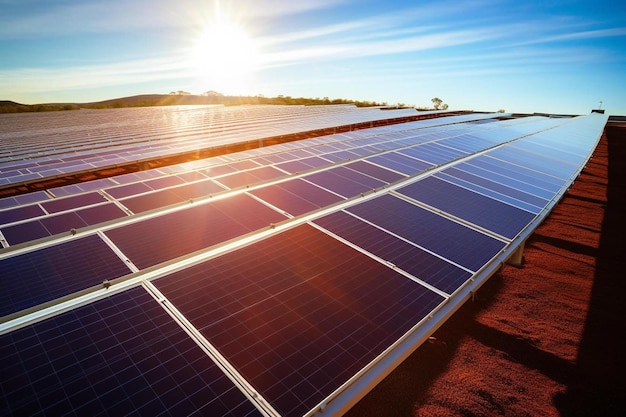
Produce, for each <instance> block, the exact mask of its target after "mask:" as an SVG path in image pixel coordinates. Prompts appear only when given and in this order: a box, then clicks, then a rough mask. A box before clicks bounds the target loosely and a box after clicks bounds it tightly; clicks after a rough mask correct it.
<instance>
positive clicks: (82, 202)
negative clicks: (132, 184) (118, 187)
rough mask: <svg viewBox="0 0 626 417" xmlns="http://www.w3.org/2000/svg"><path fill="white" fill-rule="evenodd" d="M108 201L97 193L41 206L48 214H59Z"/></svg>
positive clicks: (63, 199) (47, 202)
mask: <svg viewBox="0 0 626 417" xmlns="http://www.w3.org/2000/svg"><path fill="white" fill-rule="evenodd" d="M106 201H107V200H106V199H105V198H104V197H103V196H102V195H101V194H98V193H97V192H92V193H87V194H81V195H77V196H73V197H66V198H60V199H58V200H50V201H46V202H43V203H41V206H42V207H43V208H44V209H46V211H47V212H48V213H58V212H59V211H65V210H71V209H75V208H78V207H84V206H89V205H92V204H97V203H104V202H106Z"/></svg>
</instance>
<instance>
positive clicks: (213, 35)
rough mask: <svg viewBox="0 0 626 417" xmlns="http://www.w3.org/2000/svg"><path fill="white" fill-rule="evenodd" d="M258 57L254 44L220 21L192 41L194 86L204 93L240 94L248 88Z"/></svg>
mask: <svg viewBox="0 0 626 417" xmlns="http://www.w3.org/2000/svg"><path fill="white" fill-rule="evenodd" d="M258 56H259V53H258V48H257V45H256V43H255V42H254V40H253V39H252V38H251V37H250V36H249V35H248V34H247V33H246V31H245V30H244V29H243V28H241V27H239V26H237V25H236V24H234V23H231V22H228V21H226V20H224V19H220V21H218V22H215V23H213V24H210V25H208V26H207V27H206V28H205V30H204V31H203V32H202V33H201V34H200V35H199V36H198V38H197V40H196V44H195V47H194V50H193V57H192V60H193V66H194V69H195V72H196V76H197V79H198V84H200V85H201V86H202V87H201V88H204V89H205V90H214V91H218V92H220V93H224V94H240V93H242V92H243V91H244V90H247V89H249V88H250V87H251V86H250V84H251V83H252V81H253V75H254V73H255V71H257V69H258V65H259V60H258Z"/></svg>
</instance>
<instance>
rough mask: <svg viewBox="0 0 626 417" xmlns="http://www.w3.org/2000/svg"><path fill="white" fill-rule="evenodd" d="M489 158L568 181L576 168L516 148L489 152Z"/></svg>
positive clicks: (570, 164) (572, 165) (503, 148)
mask: <svg viewBox="0 0 626 417" xmlns="http://www.w3.org/2000/svg"><path fill="white" fill-rule="evenodd" d="M489 156H491V157H493V158H498V159H502V160H504V161H508V162H511V163H514V164H518V165H521V166H524V167H527V168H530V169H534V170H537V171H539V172H543V173H545V174H548V175H552V176H555V177H557V178H561V179H564V180H566V179H568V178H569V177H570V175H572V172H573V171H574V170H575V169H576V166H575V165H574V164H572V163H569V162H565V161H561V160H558V159H553V158H548V157H546V156H543V155H539V154H533V153H531V152H528V151H524V150H521V149H519V148H517V149H516V148H514V147H511V146H509V147H502V148H498V149H494V150H492V151H491V152H489Z"/></svg>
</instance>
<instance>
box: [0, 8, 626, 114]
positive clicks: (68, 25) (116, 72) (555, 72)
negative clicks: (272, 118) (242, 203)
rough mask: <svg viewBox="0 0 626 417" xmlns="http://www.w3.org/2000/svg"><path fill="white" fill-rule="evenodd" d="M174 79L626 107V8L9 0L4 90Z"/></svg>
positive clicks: (394, 97) (92, 87)
mask: <svg viewBox="0 0 626 417" xmlns="http://www.w3.org/2000/svg"><path fill="white" fill-rule="evenodd" d="M177 90H185V91H189V92H191V93H202V92H204V91H207V90H215V91H218V92H221V93H224V94H250V95H256V94H262V95H265V96H268V97H270V96H276V95H280V94H282V95H286V96H293V97H301V96H302V97H329V98H331V99H332V98H347V99H355V100H373V101H379V102H387V103H389V104H397V103H403V104H407V105H415V106H422V107H427V106H430V105H432V103H431V98H433V97H440V98H441V99H443V101H444V102H445V103H448V104H449V105H450V108H451V109H468V110H492V111H495V110H498V109H505V110H506V111H511V112H535V111H537V112H551V113H575V114H585V113H588V112H589V111H590V110H591V109H592V108H595V107H597V106H598V105H599V102H600V101H602V102H603V104H602V107H603V108H605V109H607V112H608V113H610V114H622V115H626V5H625V4H624V3H623V1H622V0H620V1H603V2H602V1H595V2H593V1H589V0H586V1H550V0H543V1H528V2H525V1H481V0H476V1H472V0H470V1H462V2H459V1H447V0H438V1H417V0H413V1H380V0H375V1H369V0H290V1H287V2H286V1H284V0H239V1H235V0H231V1H228V0H221V1H216V0H208V1H207V0H205V1H200V0H177V1H171V0H102V1H100V0H82V1H69V0H45V1H44V0H0V99H8V100H14V101H18V102H22V103H44V102H86V101H98V100H104V99H108V98H114V97H121V96H127V95H134V94H145V93H169V92H170V91H177Z"/></svg>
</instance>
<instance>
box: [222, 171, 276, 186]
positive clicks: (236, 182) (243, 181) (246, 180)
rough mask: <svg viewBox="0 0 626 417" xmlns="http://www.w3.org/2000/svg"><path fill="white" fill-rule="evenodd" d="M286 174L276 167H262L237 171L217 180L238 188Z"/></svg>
mask: <svg viewBox="0 0 626 417" xmlns="http://www.w3.org/2000/svg"><path fill="white" fill-rule="evenodd" d="M285 175H286V174H285V173H284V172H282V171H279V170H277V169H276V168H274V167H261V168H257V169H253V170H250V171H243V172H237V173H235V174H230V175H227V176H224V177H220V178H218V179H217V180H216V181H219V182H220V183H222V184H224V185H225V186H227V187H228V188H237V187H243V186H246V185H253V184H256V183H258V182H262V181H266V180H271V179H274V178H278V177H283V176H285Z"/></svg>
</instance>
